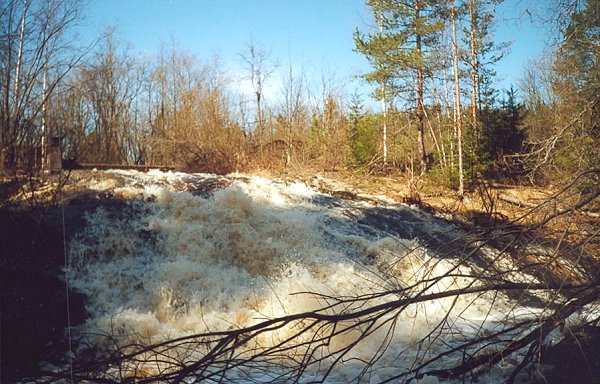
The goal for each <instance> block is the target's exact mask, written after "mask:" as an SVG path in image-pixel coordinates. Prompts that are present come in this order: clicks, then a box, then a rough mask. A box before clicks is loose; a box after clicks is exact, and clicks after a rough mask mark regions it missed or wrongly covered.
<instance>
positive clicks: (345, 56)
mask: <svg viewBox="0 0 600 384" xmlns="http://www.w3.org/2000/svg"><path fill="white" fill-rule="evenodd" d="M544 3H546V1H545V0H505V3H504V4H503V5H502V6H501V7H500V8H499V9H498V14H497V25H496V27H495V33H496V36H497V37H498V38H499V40H501V41H509V42H512V45H511V49H510V53H509V54H508V55H507V56H506V57H505V58H504V60H503V61H502V62H501V63H499V65H498V68H497V72H498V85H499V87H501V88H508V87H509V86H510V84H515V83H516V82H517V80H518V78H519V77H520V75H521V73H522V70H523V65H524V64H525V63H527V62H528V61H529V60H534V59H535V58H536V57H539V55H540V54H541V53H542V51H543V49H544V47H545V46H546V41H547V39H548V33H547V31H546V30H545V29H544V28H541V27H540V26H539V25H535V24H532V23H531V22H530V17H529V16H528V14H527V13H526V11H525V10H526V9H528V10H533V9H534V8H539V7H540V6H543V4H544ZM85 15H86V16H85V17H86V19H85V24H84V29H83V37H84V38H85V39H92V38H93V37H94V36H97V35H98V34H100V33H101V32H102V31H104V30H105V29H106V28H107V27H109V26H113V27H116V31H117V35H118V37H119V38H120V40H121V41H124V42H127V43H129V44H130V45H131V47H132V50H133V52H136V53H137V54H140V55H144V56H151V55H153V54H155V53H156V52H158V49H159V47H160V46H161V44H163V43H165V44H167V45H169V44H170V43H171V42H172V41H175V42H176V44H177V46H178V47H180V48H181V49H183V50H185V51H187V52H190V53H192V54H194V55H195V56H196V57H197V58H199V59H201V60H202V59H204V60H207V59H210V58H212V57H214V56H215V55H217V56H218V57H219V58H220V62H221V63H223V64H224V66H225V69H226V70H227V71H228V72H229V73H231V74H233V77H235V76H237V75H239V76H240V77H241V76H242V73H243V64H242V62H241V59H240V58H239V52H240V51H242V50H243V48H244V46H245V44H246V43H247V41H248V40H249V39H250V37H252V39H253V40H255V41H256V42H258V43H260V44H261V45H263V46H264V47H265V48H267V49H268V50H269V51H270V52H271V54H272V56H273V58H274V59H276V60H277V61H278V62H279V65H280V66H279V71H280V72H282V71H284V70H287V68H288V63H289V62H291V63H292V64H293V65H294V67H296V68H299V69H300V68H301V69H302V70H303V71H304V72H305V73H306V77H307V78H308V80H309V81H310V82H311V83H312V84H313V85H314V84H317V83H318V82H319V81H320V79H321V78H322V76H325V77H334V78H335V79H337V82H339V83H341V84H344V85H345V88H346V89H347V90H348V91H349V92H352V91H353V90H354V89H359V90H360V91H361V92H362V93H363V94H365V96H366V94H367V93H368V90H367V88H366V86H365V85H364V84H361V81H359V80H356V79H355V77H356V75H358V74H360V73H363V72H365V71H368V69H369V67H368V63H367V61H366V60H365V59H364V58H363V57H361V56H360V55H359V54H358V53H355V52H354V51H353V40H352V33H353V31H354V30H355V29H356V28H357V27H358V28H360V29H361V30H366V29H368V28H369V12H368V9H367V7H366V6H365V4H364V0H296V1H292V0H90V1H89V3H88V4H87V7H86V9H85ZM278 76H279V77H281V76H282V75H280V74H279V75H275V77H274V78H273V80H272V81H271V84H270V85H269V86H270V88H269V89H268V90H267V95H266V96H271V97H276V95H277V92H278V91H279V90H278V88H279V87H280V84H278V83H279V82H280V80H278V79H277V77H278ZM242 87H243V85H242ZM269 93H270V94H269Z"/></svg>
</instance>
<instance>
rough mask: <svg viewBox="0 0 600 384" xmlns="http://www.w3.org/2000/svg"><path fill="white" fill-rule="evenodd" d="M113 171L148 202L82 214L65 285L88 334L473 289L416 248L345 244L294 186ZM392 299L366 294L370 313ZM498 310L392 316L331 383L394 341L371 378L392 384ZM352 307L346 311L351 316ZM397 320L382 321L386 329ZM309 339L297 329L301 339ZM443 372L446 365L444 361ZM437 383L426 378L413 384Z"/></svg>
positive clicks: (282, 334) (172, 330) (488, 301)
mask: <svg viewBox="0 0 600 384" xmlns="http://www.w3.org/2000/svg"><path fill="white" fill-rule="evenodd" d="M111 172H113V173H115V174H119V175H121V176H126V177H127V178H128V180H129V181H130V182H131V183H139V182H142V184H143V186H142V187H140V186H139V185H137V186H132V185H127V186H125V187H121V188H122V190H121V192H127V193H130V194H133V193H134V192H136V191H137V192H139V191H141V192H142V193H143V194H144V195H152V196H154V197H155V202H153V203H145V202H143V201H141V200H139V201H138V200H136V201H134V202H132V203H131V204H132V209H134V210H136V212H138V213H137V214H136V215H132V216H129V217H125V218H120V219H119V218H116V217H114V215H113V216H111V214H110V213H109V212H107V211H106V210H103V209H99V210H97V211H96V212H95V213H94V214H91V215H90V216H89V217H88V225H87V226H86V227H85V229H84V230H83V231H82V233H81V234H80V235H79V236H77V237H76V238H75V239H74V240H73V241H72V242H71V244H70V256H71V262H72V266H73V269H72V270H71V271H70V275H71V276H70V282H71V284H72V286H73V288H75V289H77V290H79V291H80V292H82V293H84V294H86V295H87V297H88V304H87V309H88V312H89V315H90V320H89V321H88V323H87V324H86V329H87V330H95V331H101V332H104V333H109V334H114V335H118V337H119V338H120V339H121V340H122V342H123V343H126V342H129V341H133V340H137V341H143V342H147V343H151V342H158V341H163V340H167V339H169V338H174V337H180V336H185V335H191V334H197V333H202V332H207V331H215V330H226V329H232V328H241V327H247V326H250V325H253V324H257V323H259V322H261V321H263V320H265V319H268V318H275V317H280V316H285V315H288V314H294V313H303V312H310V311H318V310H320V309H321V308H323V307H324V306H326V305H327V303H328V302H327V300H325V299H324V298H323V296H317V295H311V294H297V293H298V292H314V293H319V294H321V295H329V296H336V297H356V296H359V295H369V294H374V293H377V292H381V291H382V290H385V289H390V288H394V287H395V288H399V287H407V286H411V285H412V286H414V288H413V291H419V290H421V291H423V293H424V294H427V293H435V292H444V291H447V290H450V289H456V288H460V287H466V286H469V285H472V284H474V280H473V279H472V278H470V277H468V275H469V273H470V270H469V269H468V268H466V267H464V266H460V267H456V266H455V264H456V261H455V260H451V259H445V260H440V259H437V258H435V257H432V255H430V254H429V253H428V251H427V248H426V247H424V246H422V245H421V244H420V243H419V241H418V239H413V240H403V239H397V238H392V237H387V236H386V235H385V234H381V235H380V236H375V235H369V236H367V235H361V234H356V235H348V234H342V233H341V232H340V233H338V232H336V229H335V228H329V227H328V226H329V225H330V224H328V223H329V221H328V219H329V218H331V217H342V216H343V213H341V212H337V211H335V210H333V209H332V208H328V209H326V208H323V207H319V206H317V205H315V204H314V203H313V202H312V199H313V198H314V197H315V196H317V195H318V192H316V191H314V190H312V189H311V188H309V187H307V186H306V185H304V184H302V183H293V184H290V185H285V184H282V183H278V182H274V181H272V180H269V179H266V178H261V177H250V178H248V179H247V181H241V180H238V181H235V182H233V184H231V185H230V186H229V187H227V188H224V189H222V190H218V191H216V192H214V194H213V195H212V196H211V197H209V198H203V197H199V196H195V195H193V194H191V193H187V192H175V191H173V189H170V188H169V187H168V185H166V186H164V185H163V186H161V184H162V183H167V184H169V183H173V182H179V181H181V180H184V179H186V178H189V177H190V175H188V174H181V173H175V172H160V171H151V172H149V173H147V174H142V173H140V172H136V171H120V170H119V171H111ZM195 176H196V177H198V178H208V177H211V176H208V175H195ZM212 177H214V176H212ZM361 204H364V203H361ZM326 229H327V233H328V234H329V235H326V234H325V233H326V231H325V230H326ZM332 234H333V235H332ZM332 236H333V237H332ZM357 254H358V255H361V256H359V257H356V256H355V255H357ZM448 271H453V272H454V274H463V275H465V276H467V277H465V276H462V277H452V276H449V277H445V278H441V279H439V280H438V281H437V282H436V283H435V284H432V285H431V286H428V285H427V284H428V283H427V281H430V279H432V278H434V277H439V276H444V275H445V274H446V273H448ZM399 297H400V296H395V295H386V296H382V297H379V298H373V299H371V300H369V301H368V305H369V306H372V305H377V304H381V303H384V302H389V301H390V300H393V299H397V298H399ZM507 306H508V302H507V300H506V299H504V298H501V297H499V298H496V299H494V298H493V297H490V296H488V295H483V296H474V295H463V296H461V297H460V298H458V299H456V300H455V298H454V297H450V298H444V299H438V300H434V301H428V302H425V303H419V304H414V305H411V306H409V307H408V308H406V310H405V311H403V312H402V313H400V314H399V315H397V321H396V323H395V324H396V325H395V327H394V330H393V332H392V333H391V336H390V335H389V334H388V329H389V328H387V327H383V328H381V329H380V330H378V331H376V332H374V333H373V334H372V335H370V336H369V337H368V338H365V340H364V341H362V342H360V343H358V344H357V345H356V346H355V347H354V348H353V349H352V350H351V351H350V353H349V354H348V355H347V356H346V357H345V362H343V363H340V364H339V367H338V368H336V369H335V370H334V372H333V373H332V375H331V377H330V379H329V381H331V382H348V381H350V380H353V379H354V378H355V377H356V376H357V375H359V374H360V372H361V370H362V369H363V367H364V364H363V363H360V360H362V361H366V360H369V359H370V358H372V357H373V355H375V354H376V353H377V351H378V350H379V348H380V347H381V345H382V344H384V343H385V342H386V340H387V341H390V340H389V337H391V342H390V345H389V347H388V349H387V351H386V352H385V353H384V354H383V356H382V357H381V359H379V361H378V362H377V363H376V364H375V365H374V366H373V368H372V370H371V376H369V377H370V379H369V380H371V381H373V382H375V381H379V380H384V379H386V378H389V377H392V376H394V375H396V374H398V373H401V372H403V371H404V370H406V369H408V368H410V367H411V366H412V364H413V363H414V362H415V361H420V360H423V359H425V358H427V357H431V356H433V355H434V354H435V353H439V352H440V351H442V350H443V348H445V347H447V345H444V343H452V342H453V341H452V337H453V336H452V334H451V333H452V332H454V333H455V336H456V338H457V339H459V340H460V339H461V337H462V336H461V335H460V333H461V332H462V333H465V334H473V333H474V332H478V331H480V330H481V329H482V328H483V329H486V330H492V329H494V328H495V327H496V326H497V321H499V320H500V319H501V318H502V317H503V316H504V314H505V312H503V309H504V308H506V307H507ZM359 308H362V306H361V307H359V306H358V304H355V307H352V305H350V307H349V308H346V311H352V310H353V309H354V310H358V309H359ZM336 311H339V309H335V308H334V309H329V310H324V311H322V313H329V314H334V313H336ZM448 313H450V315H449V316H448ZM394 315H396V313H394V312H392V313H390V314H388V315H384V316H383V317H382V320H385V319H389V318H390V317H391V316H394ZM441 323H444V324H445V326H446V327H447V328H449V329H448V331H447V332H445V334H446V335H445V336H444V340H443V341H444V343H442V342H441V341H440V342H439V343H436V342H433V343H432V344H431V346H430V350H428V351H423V350H420V349H419V348H417V342H418V341H419V340H421V339H422V338H423V337H426V336H427V335H428V333H429V332H431V331H432V330H433V329H434V328H435V327H437V326H438V325H439V324H441ZM352 325H353V323H352V322H342V323H340V326H341V327H344V326H348V327H351V326H352ZM298 327H299V323H298V322H293V323H290V324H288V325H287V326H285V327H283V328H281V329H278V330H277V331H273V332H270V333H266V334H263V335H262V336H261V337H259V338H258V339H256V340H255V342H254V344H253V347H255V346H257V345H258V346H259V347H261V348H264V347H268V346H272V345H276V344H277V343H278V342H280V341H282V340H285V339H286V338H288V337H290V336H292V335H294V334H296V333H297V332H298ZM351 328H352V329H349V330H348V331H347V332H342V333H341V334H339V335H338V336H335V337H334V338H333V339H332V340H331V345H330V350H335V349H339V348H343V347H344V346H347V345H349V344H350V343H353V342H354V341H356V340H357V338H358V337H359V336H360V330H361V329H363V328H364V327H363V328H361V327H351ZM450 328H451V329H452V331H451V330H450ZM311 336H312V334H311V333H306V334H303V335H302V336H300V337H299V338H298V340H299V341H301V340H305V341H306V340H309V339H310V337H311ZM299 352H302V350H301V349H299V350H298V351H296V352H295V353H299ZM325 352H326V351H323V353H325ZM290 353H292V352H290ZM459 357H460V356H459ZM351 359H357V360H351ZM444 363H445V364H446V365H452V364H451V363H449V361H448V360H446V361H445V362H444ZM455 363H456V364H458V363H460V360H456V361H455ZM509 368H510V367H508V368H507V369H506V372H510V370H509ZM148 369H153V368H148ZM315 369H316V368H315ZM503 372H504V371H503ZM318 374H319V372H318V369H316V371H314V372H313V371H310V370H309V371H308V372H307V377H311V376H310V375H315V377H318ZM499 377H500V376H499ZM267 378H268V375H267V377H266V378H265V380H266V379H267ZM256 379H257V380H259V381H260V378H258V377H257V378H256ZM436 380H437V379H436V378H434V377H424V378H422V379H421V380H420V381H419V382H420V383H436V382H437V381H436ZM367 382H368V381H367Z"/></svg>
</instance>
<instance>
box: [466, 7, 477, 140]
mask: <svg viewBox="0 0 600 384" xmlns="http://www.w3.org/2000/svg"><path fill="white" fill-rule="evenodd" d="M469 16H470V18H471V33H470V45H471V118H472V120H473V133H474V135H475V143H476V146H477V148H478V147H479V136H480V132H479V44H478V42H477V35H478V31H477V17H478V16H477V0H469Z"/></svg>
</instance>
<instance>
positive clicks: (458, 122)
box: [450, 3, 465, 196]
mask: <svg viewBox="0 0 600 384" xmlns="http://www.w3.org/2000/svg"><path fill="white" fill-rule="evenodd" d="M455 4H456V3H454V4H453V7H452V11H451V17H450V21H451V23H452V71H453V72H454V126H455V127H456V142H457V143H456V144H457V149H458V193H459V195H460V196H463V195H464V194H465V184H464V171H463V148H462V108H461V103H460V79H459V76H458V42H457V38H456V6H455Z"/></svg>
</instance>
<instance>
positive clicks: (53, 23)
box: [0, 0, 600, 192]
mask: <svg viewBox="0 0 600 384" xmlns="http://www.w3.org/2000/svg"><path fill="white" fill-rule="evenodd" d="M499 2H500V1H498V0H464V1H463V0H460V1H459V0H456V1H441V0H403V1H395V0H369V1H367V3H368V5H369V9H370V10H371V11H372V14H373V20H374V26H373V28H371V29H370V30H367V31H362V32H361V31H358V30H357V31H356V33H355V35H354V40H355V45H356V51H357V52H358V53H360V54H364V55H365V56H366V57H367V58H368V59H369V61H370V62H371V64H372V71H371V72H370V73H368V74H365V75H364V78H365V80H366V81H368V82H371V83H372V84H373V85H374V86H375V91H374V94H373V95H359V94H357V93H353V94H348V92H347V91H345V90H344V86H343V84H337V83H336V82H335V81H333V80H330V79H326V80H324V81H323V82H322V84H321V86H320V87H318V89H317V88H315V87H311V86H310V85H309V82H308V81H307V76H306V75H305V74H304V73H302V72H301V71H299V70H298V69H297V68H294V67H293V65H292V64H290V65H289V67H288V68H281V67H277V66H276V65H275V62H276V61H275V60H274V58H273V57H272V56H271V55H270V54H268V53H267V51H266V50H265V49H263V48H261V46H260V45H259V44H256V43H254V42H250V43H248V44H247V46H246V47H245V48H244V50H243V52H240V61H241V62H242V63H243V64H244V66H245V69H246V74H245V75H246V76H245V78H244V79H243V81H245V82H247V83H249V84H251V88H252V96H247V95H244V94H242V93H240V92H238V91H236V88H235V84H236V83H237V82H239V81H240V79H234V78H232V77H231V76H230V75H229V74H228V73H226V72H225V71H223V70H222V69H221V68H222V65H221V64H220V63H219V61H218V60H213V61H206V62H202V61H199V60H198V59H196V58H195V57H193V56H192V55H189V54H187V53H185V52H184V51H181V50H178V49H176V48H174V47H169V48H163V49H161V50H160V51H159V52H158V53H157V54H156V55H154V56H153V57H152V58H139V57H137V56H136V55H134V54H132V52H131V51H130V50H129V49H128V48H127V46H126V44H123V43H120V42H119V41H118V39H117V38H116V35H115V34H114V33H112V32H110V31H109V32H107V33H105V34H104V35H103V36H101V37H100V38H99V39H98V41H97V43H96V44H94V45H93V46H90V47H83V48H82V47H80V46H77V45H76V44H75V41H76V40H75V38H74V36H75V35H74V34H73V31H74V30H75V29H76V27H77V24H78V22H79V20H80V18H81V14H80V13H81V5H80V4H79V2H77V1H75V0H45V1H43V0H24V1H15V0H13V1H9V0H3V1H1V2H0V6H1V8H0V18H1V24H0V25H1V26H0V28H1V30H0V82H1V84H2V88H1V91H0V97H1V100H2V103H1V106H0V121H1V123H0V124H1V126H0V129H1V136H0V151H1V154H2V158H3V162H4V163H5V164H12V165H13V166H16V165H20V166H21V167H27V166H29V167H34V166H36V165H39V160H36V159H39V156H38V154H39V153H40V148H42V147H43V145H42V144H43V142H44V140H48V138H49V137H55V136H58V137H60V139H61V140H60V142H61V146H62V150H63V154H64V157H65V158H66V159H73V160H75V161H78V162H94V163H115V164H118V163H130V164H148V165H164V166H175V167H178V168H182V169H186V170H192V171H210V172H220V173H223V172H231V171H235V170H247V169H250V168H256V167H275V168H283V167H291V166H310V167H313V168H323V169H339V168H342V167H360V168H364V169H370V170H385V169H390V168H397V169H401V170H406V171H409V172H411V173H412V174H428V175H430V176H431V177H435V178H437V179H439V180H440V181H441V182H444V183H446V184H448V185H450V186H452V187H456V188H458V189H459V191H461V192H462V191H463V189H464V188H465V186H468V185H469V183H470V182H471V181H474V180H476V179H478V178H480V177H497V178H524V177H526V176H528V177H529V178H530V179H532V180H536V181H544V182H551V181H552V180H555V179H557V178H560V177H561V176H562V175H565V174H570V173H572V172H574V171H576V170H579V169H583V168H585V167H588V168H589V167H592V166H597V165H598V151H597V150H596V148H597V145H598V121H600V119H599V117H600V116H598V114H599V106H598V94H599V92H598V90H599V89H598V88H599V84H600V74H599V70H598V56H599V54H600V53H599V43H598V40H599V36H598V32H597V31H598V27H599V26H600V23H599V20H598V19H599V16H598V14H599V13H600V12H599V11H598V6H597V2H595V1H588V2H585V3H583V4H582V3H580V2H575V1H573V2H572V3H571V2H569V1H566V2H560V4H559V5H560V7H559V8H557V10H558V11H561V12H563V14H564V15H566V16H565V17H563V18H562V19H561V20H562V21H563V23H562V24H561V27H562V38H561V41H560V43H559V44H558V45H557V48H556V49H555V51H554V54H553V55H552V56H551V57H547V58H546V59H545V60H544V61H542V64H537V65H536V66H535V67H533V66H532V67H531V68H528V69H527V70H526V71H525V74H524V76H523V79H522V81H521V83H519V84H518V90H517V89H515V88H511V89H509V90H497V89H495V88H494V67H495V65H496V63H497V62H498V61H499V60H500V59H501V58H502V56H503V55H504V54H505V53H506V52H507V49H508V47H507V46H506V45H505V44H502V43H497V42H495V41H494V38H493V36H492V33H491V30H492V28H491V27H492V25H493V23H494V17H495V7H496V6H497V5H498V4H499ZM275 70H279V71H280V72H282V73H285V76H282V77H283V80H282V81H281V84H280V87H281V89H280V90H279V94H278V95H277V96H273V95H269V97H268V98H267V97H266V96H265V92H264V89H265V87H266V86H267V85H268V84H269V83H270V82H272V81H274V80H273V79H272V75H273V73H274V71H275ZM370 96H373V97H375V99H377V100H379V101H380V102H381V112H373V111H372V109H370V108H366V107H365V105H369V100H368V97H370Z"/></svg>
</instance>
